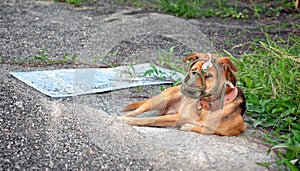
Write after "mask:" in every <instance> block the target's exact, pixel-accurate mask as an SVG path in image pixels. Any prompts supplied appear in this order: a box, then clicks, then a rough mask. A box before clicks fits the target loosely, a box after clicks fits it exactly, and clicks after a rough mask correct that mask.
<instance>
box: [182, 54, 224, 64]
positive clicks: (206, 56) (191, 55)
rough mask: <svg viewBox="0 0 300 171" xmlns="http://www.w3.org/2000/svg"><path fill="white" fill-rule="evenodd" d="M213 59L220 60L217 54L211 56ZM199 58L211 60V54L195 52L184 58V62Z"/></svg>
mask: <svg viewBox="0 0 300 171" xmlns="http://www.w3.org/2000/svg"><path fill="white" fill-rule="evenodd" d="M210 56H211V57H213V58H218V57H219V56H218V55H217V54H210ZM199 58H209V54H207V53H199V52H193V53H190V54H188V55H187V56H185V57H184V58H182V61H183V62H186V61H195V60H197V59H199Z"/></svg>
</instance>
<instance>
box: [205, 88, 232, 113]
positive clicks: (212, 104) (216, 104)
mask: <svg viewBox="0 0 300 171" xmlns="http://www.w3.org/2000/svg"><path fill="white" fill-rule="evenodd" d="M237 95H238V89H237V88H236V87H234V88H233V89H232V90H231V92H229V93H228V94H226V95H225V96H224V100H221V99H220V98H219V99H216V100H214V101H206V100H204V99H203V98H201V99H200V100H199V105H200V106H199V107H201V108H202V109H205V110H210V111H216V110H218V109H221V108H222V106H223V105H222V104H221V103H222V102H223V104H224V105H226V104H228V103H230V102H232V101H233V100H234V99H236V97H237Z"/></svg>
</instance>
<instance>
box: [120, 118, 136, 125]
mask: <svg viewBox="0 0 300 171" xmlns="http://www.w3.org/2000/svg"><path fill="white" fill-rule="evenodd" d="M116 118H117V119H118V120H121V121H123V122H125V123H127V124H128V125H132V123H133V118H132V117H127V116H116Z"/></svg>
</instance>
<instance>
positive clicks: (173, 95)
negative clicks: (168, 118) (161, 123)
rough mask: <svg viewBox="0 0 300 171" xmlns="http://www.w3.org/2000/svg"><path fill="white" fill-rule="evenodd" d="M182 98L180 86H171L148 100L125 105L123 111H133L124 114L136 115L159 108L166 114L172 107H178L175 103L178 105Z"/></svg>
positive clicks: (160, 111) (158, 109)
mask: <svg viewBox="0 0 300 171" xmlns="http://www.w3.org/2000/svg"><path fill="white" fill-rule="evenodd" d="M180 98H181V94H180V91H179V86H177V87H171V88H168V89H166V90H164V91H163V92H162V93H160V94H159V95H157V96H154V97H152V98H150V99H148V100H144V101H139V102H135V103H131V104H129V105H127V106H125V107H124V109H123V111H129V110H133V111H131V112H128V113H126V114H124V116H130V117H134V116H137V115H139V114H141V113H143V112H147V111H153V110H157V111H159V113H161V114H166V113H168V112H169V111H171V109H174V108H176V107H175V106H174V105H178V103H177V102H178V101H180Z"/></svg>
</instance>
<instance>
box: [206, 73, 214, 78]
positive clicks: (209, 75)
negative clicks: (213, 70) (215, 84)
mask: <svg viewBox="0 0 300 171" xmlns="http://www.w3.org/2000/svg"><path fill="white" fill-rule="evenodd" d="M211 77H213V75H211V74H207V75H206V76H205V79H206V78H211Z"/></svg>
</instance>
